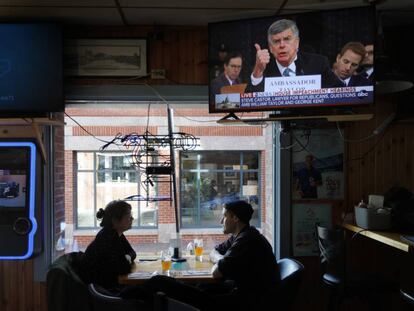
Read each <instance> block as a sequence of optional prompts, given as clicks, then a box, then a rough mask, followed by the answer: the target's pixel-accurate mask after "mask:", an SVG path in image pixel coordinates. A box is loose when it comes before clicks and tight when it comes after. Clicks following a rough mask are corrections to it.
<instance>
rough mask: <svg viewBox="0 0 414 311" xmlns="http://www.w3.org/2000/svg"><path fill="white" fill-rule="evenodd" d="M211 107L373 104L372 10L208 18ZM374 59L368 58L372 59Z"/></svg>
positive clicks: (251, 108) (233, 109)
mask: <svg viewBox="0 0 414 311" xmlns="http://www.w3.org/2000/svg"><path fill="white" fill-rule="evenodd" d="M208 30H209V111H210V112H212V113H214V112H245V111H274V110H278V111H283V110H284V111H290V112H293V113H294V112H297V111H306V110H317V111H320V110H321V109H322V110H325V111H328V110H332V108H339V107H342V108H343V107H355V106H360V105H367V104H372V103H373V102H374V84H375V81H374V76H373V75H372V74H371V75H370V76H369V77H367V76H366V70H367V69H368V68H370V69H371V73H372V70H373V55H371V58H369V57H368V56H367V55H368V54H367V53H366V48H367V47H369V46H370V45H371V46H372V47H373V46H374V41H375V9H374V8H373V7H358V8H348V9H337V10H323V11H313V12H304V13H295V14H284V15H278V16H270V17H263V18H255V19H246V20H236V21H227V22H218V23H211V24H209V26H208ZM370 59H371V60H372V61H370V62H369V60H370Z"/></svg>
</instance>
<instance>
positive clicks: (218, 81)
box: [211, 73, 241, 99]
mask: <svg viewBox="0 0 414 311" xmlns="http://www.w3.org/2000/svg"><path fill="white" fill-rule="evenodd" d="M240 83H241V82H240V80H239V79H236V83H234V84H240ZM228 85H230V82H229V80H227V78H226V76H225V75H224V73H221V74H220V75H219V76H218V77H217V78H215V79H214V80H213V81H211V94H212V96H213V99H214V95H216V94H220V89H221V88H222V87H223V86H228Z"/></svg>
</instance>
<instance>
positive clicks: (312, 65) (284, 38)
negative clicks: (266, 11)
mask: <svg viewBox="0 0 414 311" xmlns="http://www.w3.org/2000/svg"><path fill="white" fill-rule="evenodd" d="M267 39H268V44H269V49H262V48H261V46H260V45H259V44H257V43H256V44H255V48H256V63H255V65H254V68H253V72H252V74H251V76H250V82H249V84H248V86H247V89H246V92H263V91H264V80H265V78H266V77H281V76H303V75H321V86H322V87H323V88H326V87H341V86H343V85H342V83H341V81H339V80H338V78H337V77H336V76H335V75H334V74H333V73H332V71H331V68H330V66H329V62H328V59H327V58H326V57H325V56H323V55H319V54H312V53H306V52H300V51H299V29H298V27H297V25H296V23H295V22H294V21H293V20H289V19H281V20H278V21H276V22H274V23H273V24H272V25H270V27H269V29H268V31H267ZM272 56H273V57H272Z"/></svg>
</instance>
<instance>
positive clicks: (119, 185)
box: [75, 152, 158, 229]
mask: <svg viewBox="0 0 414 311" xmlns="http://www.w3.org/2000/svg"><path fill="white" fill-rule="evenodd" d="M76 161H77V175H76V176H77V192H76V196H77V200H76V203H77V204H76V212H75V215H76V221H75V223H76V226H77V228H79V229H83V228H95V227H99V222H98V221H97V219H96V217H95V215H96V212H97V210H98V209H99V208H104V207H105V205H106V204H107V203H108V202H110V201H112V200H123V199H125V198H127V197H129V196H133V195H139V194H142V196H144V197H145V196H146V192H145V183H144V182H143V181H144V179H145V176H144V174H142V175H140V174H139V172H138V171H137V170H136V169H135V167H134V166H133V165H132V163H131V154H128V153H121V152H105V153H104V152H78V153H77V154H76ZM149 191H150V193H149V196H155V195H156V188H155V187H151V188H150V190H149ZM128 203H130V204H131V205H132V215H133V217H134V221H133V224H132V226H133V227H135V228H140V227H155V226H157V219H158V206H157V203H156V202H145V201H128Z"/></svg>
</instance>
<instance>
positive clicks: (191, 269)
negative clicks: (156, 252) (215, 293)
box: [118, 255, 216, 285]
mask: <svg viewBox="0 0 414 311" xmlns="http://www.w3.org/2000/svg"><path fill="white" fill-rule="evenodd" d="M185 259H186V260H187V261H185V262H173V263H172V267H171V270H170V272H169V273H163V272H162V269H161V260H160V259H156V260H155V258H137V259H136V260H135V262H134V264H133V266H132V271H131V273H129V274H127V275H121V276H119V279H118V281H119V283H120V284H129V285H133V284H142V283H144V282H145V281H146V280H148V279H149V278H151V277H152V276H154V275H168V276H171V277H174V278H176V279H179V280H181V281H185V282H190V283H197V282H216V279H213V276H212V275H211V268H212V267H213V265H214V264H213V263H212V262H211V261H210V260H209V258H208V256H206V255H203V261H196V260H195V257H194V256H191V257H185Z"/></svg>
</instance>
